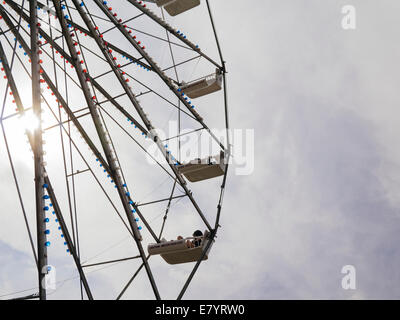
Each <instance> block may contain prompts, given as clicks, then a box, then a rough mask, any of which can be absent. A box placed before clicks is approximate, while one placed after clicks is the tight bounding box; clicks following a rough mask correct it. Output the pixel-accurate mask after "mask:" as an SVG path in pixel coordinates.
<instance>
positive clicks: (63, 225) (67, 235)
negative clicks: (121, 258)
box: [45, 176, 93, 300]
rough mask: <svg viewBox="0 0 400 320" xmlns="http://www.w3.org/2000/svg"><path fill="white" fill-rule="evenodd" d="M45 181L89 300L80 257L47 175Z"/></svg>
mask: <svg viewBox="0 0 400 320" xmlns="http://www.w3.org/2000/svg"><path fill="white" fill-rule="evenodd" d="M45 183H46V185H47V186H46V190H47V193H48V195H49V197H50V200H51V203H52V204H53V208H54V212H55V213H56V217H57V219H58V223H59V224H60V227H61V231H62V233H63V235H64V239H65V242H66V243H67V246H68V249H69V251H70V253H71V255H72V257H73V258H74V261H75V265H76V268H77V269H78V272H79V276H80V278H81V281H82V284H83V287H84V288H85V291H86V294H87V296H88V298H89V300H93V295H92V292H91V291H90V288H89V283H88V281H87V279H86V276H85V273H84V272H83V269H82V265H81V262H80V259H79V257H78V254H77V251H76V248H75V246H74V243H73V241H72V238H71V235H70V233H69V231H68V228H67V225H66V223H65V220H64V217H63V215H62V213H61V209H60V206H59V204H58V201H57V198H56V195H55V193H54V189H53V186H52V185H51V183H50V179H49V177H48V176H46V177H45Z"/></svg>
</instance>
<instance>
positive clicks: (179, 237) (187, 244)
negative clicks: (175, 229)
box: [176, 236, 194, 248]
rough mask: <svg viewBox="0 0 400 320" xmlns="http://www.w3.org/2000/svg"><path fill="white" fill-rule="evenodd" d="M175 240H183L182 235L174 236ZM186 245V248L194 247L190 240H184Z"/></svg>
mask: <svg viewBox="0 0 400 320" xmlns="http://www.w3.org/2000/svg"><path fill="white" fill-rule="evenodd" d="M176 239H177V240H183V237H182V236H178V238H176ZM186 246H187V247H188V248H194V246H193V245H192V242H191V241H190V240H186Z"/></svg>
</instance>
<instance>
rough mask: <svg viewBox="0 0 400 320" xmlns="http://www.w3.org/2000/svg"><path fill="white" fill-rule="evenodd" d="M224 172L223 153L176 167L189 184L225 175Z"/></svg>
mask: <svg viewBox="0 0 400 320" xmlns="http://www.w3.org/2000/svg"><path fill="white" fill-rule="evenodd" d="M225 170H226V164H225V161H224V153H223V152H221V154H220V155H219V156H215V157H208V158H205V159H195V160H192V161H190V162H189V163H187V164H182V165H179V166H178V171H179V172H180V173H181V174H183V175H184V176H185V177H186V179H188V180H189V181H190V182H199V181H204V180H208V179H213V178H216V177H219V176H222V175H224V174H225Z"/></svg>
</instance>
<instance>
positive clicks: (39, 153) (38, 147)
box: [29, 0, 47, 300]
mask: <svg viewBox="0 0 400 320" xmlns="http://www.w3.org/2000/svg"><path fill="white" fill-rule="evenodd" d="M29 13H30V30H31V52H32V57H31V62H32V63H31V64H32V109H33V113H34V116H35V118H36V119H37V121H38V127H37V128H35V131H34V132H33V154H34V167H35V194H36V225H37V251H38V273H39V298H40V300H46V288H45V286H46V284H45V277H46V273H47V239H46V234H45V232H46V222H45V219H46V212H45V209H44V206H45V202H44V167H43V140H42V124H41V119H42V108H41V104H40V94H41V93H40V64H39V60H40V58H39V50H40V49H39V45H38V41H39V39H38V19H37V1H36V0H31V1H29Z"/></svg>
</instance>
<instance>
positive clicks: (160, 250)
mask: <svg viewBox="0 0 400 320" xmlns="http://www.w3.org/2000/svg"><path fill="white" fill-rule="evenodd" d="M209 234H210V233H209V232H207V231H206V232H205V233H204V236H202V237H189V238H186V239H182V240H173V241H167V240H165V239H162V240H161V242H160V243H153V244H149V245H148V247H147V251H148V253H149V255H161V257H162V258H163V259H164V260H165V261H166V262H167V263H168V264H181V263H188V262H196V261H198V260H199V259H200V258H201V255H202V253H203V250H204V249H205V248H206V246H207V244H208V242H209V241H210V239H209ZM199 240H201V243H200V245H199V246H197V247H194V248H189V247H188V245H187V243H188V241H190V242H191V241H199ZM213 242H214V241H213ZM212 245H213V243H212V244H211V245H210V247H209V248H208V250H207V252H206V254H205V255H204V258H203V260H207V259H208V255H209V252H210V250H211V247H212Z"/></svg>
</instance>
